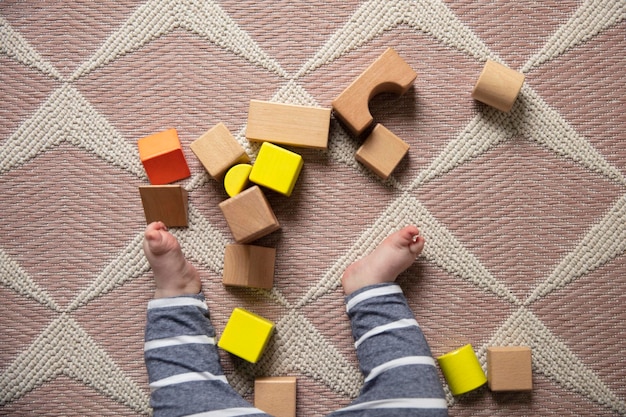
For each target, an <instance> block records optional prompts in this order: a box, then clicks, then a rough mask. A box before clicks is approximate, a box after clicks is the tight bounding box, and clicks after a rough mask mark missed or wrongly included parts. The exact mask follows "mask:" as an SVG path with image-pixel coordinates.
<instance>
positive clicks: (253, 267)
mask: <svg viewBox="0 0 626 417" xmlns="http://www.w3.org/2000/svg"><path fill="white" fill-rule="evenodd" d="M275 260H276V249H274V248H266V247H263V246H253V245H232V244H231V245H226V250H225V251H224V275H223V277H222V284H224V285H232V286H234V287H250V288H263V289H266V290H271V289H272V287H273V286H274V262H275Z"/></svg>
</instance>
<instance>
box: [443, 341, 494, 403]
mask: <svg viewBox="0 0 626 417" xmlns="http://www.w3.org/2000/svg"><path fill="white" fill-rule="evenodd" d="M437 362H438V363H439V367H440V368H441V372H442V373H443V376H444V377H445V378H446V382H447V383H448V387H449V388H450V391H451V392H452V395H461V394H465V393H466V392H470V391H473V390H475V389H477V388H479V387H481V386H483V385H485V383H486V382H487V377H486V376H485V372H484V371H483V368H481V366H480V362H479V361H478V358H477V357H476V353H475V352H474V348H472V345H470V344H467V345H465V346H462V347H460V348H458V349H456V350H453V351H452V352H450V353H446V354H445V355H442V356H440V357H438V358H437Z"/></svg>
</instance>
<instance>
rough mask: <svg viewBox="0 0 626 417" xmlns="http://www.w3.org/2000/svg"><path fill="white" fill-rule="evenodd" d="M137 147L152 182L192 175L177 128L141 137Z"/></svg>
mask: <svg viewBox="0 0 626 417" xmlns="http://www.w3.org/2000/svg"><path fill="white" fill-rule="evenodd" d="M137 147H138V148H139V159H140V160H141V163H142V164H143V167H144V169H145V170H146V174H147V175H148V179H149V180H150V184H153V185H162V184H169V183H171V182H174V181H178V180H182V179H184V178H187V177H189V176H191V172H190V171H189V166H188V165H187V160H186V159H185V154H184V153H183V149H182V146H181V144H180V139H178V132H177V131H176V129H168V130H165V131H163V132H159V133H155V134H154V135H150V136H146V137H144V138H141V139H139V140H138V141H137Z"/></svg>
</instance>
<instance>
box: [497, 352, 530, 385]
mask: <svg viewBox="0 0 626 417" xmlns="http://www.w3.org/2000/svg"><path fill="white" fill-rule="evenodd" d="M487 380H488V384H489V388H490V389H491V390H492V391H530V390H532V389H533V371H532V355H531V349H530V347H528V346H490V347H488V348H487Z"/></svg>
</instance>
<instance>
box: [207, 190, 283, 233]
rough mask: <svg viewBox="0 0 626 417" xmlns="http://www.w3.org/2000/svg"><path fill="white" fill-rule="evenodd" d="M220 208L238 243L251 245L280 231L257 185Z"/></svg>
mask: <svg viewBox="0 0 626 417" xmlns="http://www.w3.org/2000/svg"><path fill="white" fill-rule="evenodd" d="M219 207H220V209H221V210H222V213H223V214H224V218H225V219H226V222H227V223H228V227H229V228H230V231H231V233H232V235H233V238H234V239H235V242H237V243H249V242H252V241H253V240H256V239H260V238H262V237H263V236H266V235H269V234H270V233H272V232H274V231H276V230H278V229H280V224H279V223H278V220H277V219H276V216H275V215H274V211H273V210H272V207H271V206H270V204H269V202H268V201H267V198H265V195H264V194H263V191H261V189H260V188H259V187H258V186H256V185H255V186H254V187H250V188H248V189H247V190H245V191H243V192H241V193H240V194H237V195H236V196H235V197H231V198H229V199H228V200H226V201H222V202H221V203H220V204H219Z"/></svg>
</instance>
